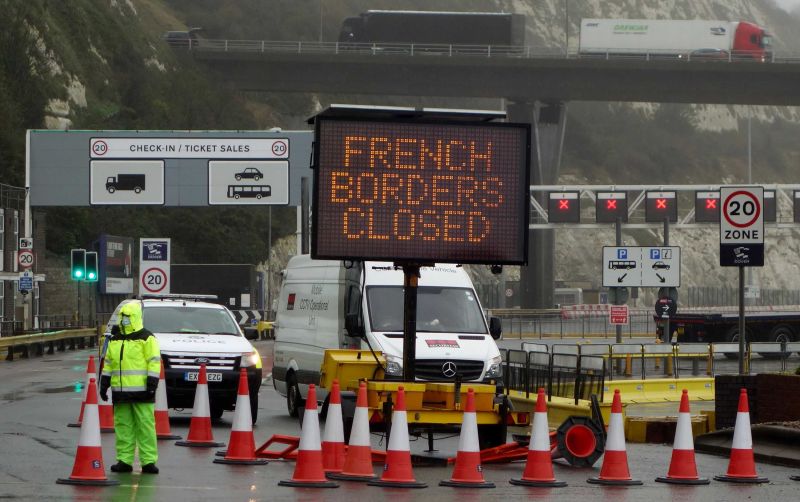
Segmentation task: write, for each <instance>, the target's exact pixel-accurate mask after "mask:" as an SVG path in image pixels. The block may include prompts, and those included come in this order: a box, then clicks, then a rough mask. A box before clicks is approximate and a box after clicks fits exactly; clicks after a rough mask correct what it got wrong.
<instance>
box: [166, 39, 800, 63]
mask: <svg viewBox="0 0 800 502" xmlns="http://www.w3.org/2000/svg"><path fill="white" fill-rule="evenodd" d="M167 43H168V44H169V45H170V47H172V48H173V49H185V50H190V51H208V52H240V53H253V52H255V53H259V52H262V53H263V52H288V53H296V54H362V55H376V56H377V55H407V56H423V55H435V56H460V57H464V56H475V57H504V58H508V57H512V58H564V59H606V60H636V61H686V62H695V63H696V62H704V63H705V62H709V63H726V62H727V63H740V62H743V63H748V62H749V63H753V62H757V63H761V62H771V63H800V54H792V53H774V52H773V53H769V54H767V55H766V56H764V58H763V60H762V58H761V56H760V55H759V56H755V57H754V56H753V54H752V53H751V52H750V51H723V50H720V51H709V50H700V51H686V50H676V49H672V50H670V49H665V50H652V51H647V52H642V53H630V52H625V50H623V49H615V48H608V49H602V48H598V49H595V50H594V51H593V52H592V53H586V52H577V51H572V52H565V51H564V49H563V48H562V47H544V46H530V45H516V46H511V45H450V44H389V43H354V42H312V41H282V40H221V39H205V38H200V39H189V40H188V41H187V40H179V41H167Z"/></svg>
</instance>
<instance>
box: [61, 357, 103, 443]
mask: <svg viewBox="0 0 800 502" xmlns="http://www.w3.org/2000/svg"><path fill="white" fill-rule="evenodd" d="M92 378H94V379H97V370H96V369H95V367H94V356H93V355H92V356H89V363H88V364H87V365H86V385H84V387H83V398H82V399H81V412H80V414H78V421H77V422H73V423H71V424H67V427H80V426H81V424H82V423H83V409H84V408H85V407H86V395H87V394H88V393H89V380H91V379H92Z"/></svg>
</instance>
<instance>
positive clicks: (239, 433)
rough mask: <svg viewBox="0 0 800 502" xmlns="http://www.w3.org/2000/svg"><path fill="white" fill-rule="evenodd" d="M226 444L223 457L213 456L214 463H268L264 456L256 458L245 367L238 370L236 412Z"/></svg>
mask: <svg viewBox="0 0 800 502" xmlns="http://www.w3.org/2000/svg"><path fill="white" fill-rule="evenodd" d="M228 445H229V446H228V451H227V453H226V454H225V458H215V459H214V463H215V464H233V465H265V464H267V463H268V462H267V459H265V458H256V441H255V439H254V438H253V417H252V416H251V415H250V389H249V388H248V385H247V370H246V369H245V368H241V369H240V370H239V394H238V395H237V396H236V412H234V414H233V426H232V427H231V437H230V439H229V440H228Z"/></svg>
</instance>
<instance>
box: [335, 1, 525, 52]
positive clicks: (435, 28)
mask: <svg viewBox="0 0 800 502" xmlns="http://www.w3.org/2000/svg"><path fill="white" fill-rule="evenodd" d="M339 42H343V43H347V42H352V43H386V44H444V45H481V46H488V45H498V46H522V45H525V16H523V15H522V14H507V13H497V12H436V11H413V10H368V11H366V12H362V13H361V14H359V15H358V17H348V18H346V19H345V20H344V22H343V23H342V28H341V31H340V32H339Z"/></svg>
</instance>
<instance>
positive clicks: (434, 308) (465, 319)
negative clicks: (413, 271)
mask: <svg viewBox="0 0 800 502" xmlns="http://www.w3.org/2000/svg"><path fill="white" fill-rule="evenodd" d="M367 306H368V308H369V319H370V325H371V326H372V329H373V330H374V331H394V332H402V331H403V288H402V287H401V286H370V287H368V288H367ZM417 332H420V333H422V332H431V333H480V334H485V333H486V323H485V321H484V320H483V313H482V312H481V309H480V305H479V304H478V299H477V298H476V297H475V292H474V291H473V290H472V289H469V288H448V287H431V286H427V287H419V288H417Z"/></svg>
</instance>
